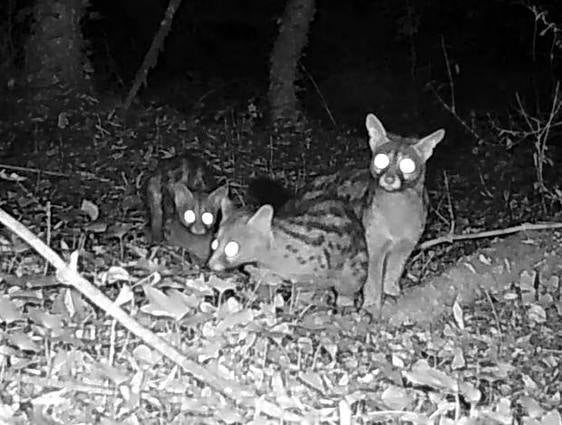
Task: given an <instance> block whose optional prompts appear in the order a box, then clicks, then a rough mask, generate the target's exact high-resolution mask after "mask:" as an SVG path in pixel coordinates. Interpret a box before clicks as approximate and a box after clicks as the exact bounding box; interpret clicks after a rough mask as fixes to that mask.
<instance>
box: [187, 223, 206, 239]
mask: <svg viewBox="0 0 562 425" xmlns="http://www.w3.org/2000/svg"><path fill="white" fill-rule="evenodd" d="M189 230H190V231H191V233H193V234H194V235H199V236H201V235H204V234H205V233H207V228H206V227H205V226H204V225H202V224H200V223H197V222H195V223H193V224H192V225H191V227H190V228H189Z"/></svg>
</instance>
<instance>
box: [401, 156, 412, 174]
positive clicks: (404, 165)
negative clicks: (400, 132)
mask: <svg viewBox="0 0 562 425" xmlns="http://www.w3.org/2000/svg"><path fill="white" fill-rule="evenodd" d="M399 167H400V171H402V172H403V173H404V174H410V173H413V172H414V171H416V163H415V162H414V161H413V160H412V159H410V158H404V159H403V160H401V161H400V164H399Z"/></svg>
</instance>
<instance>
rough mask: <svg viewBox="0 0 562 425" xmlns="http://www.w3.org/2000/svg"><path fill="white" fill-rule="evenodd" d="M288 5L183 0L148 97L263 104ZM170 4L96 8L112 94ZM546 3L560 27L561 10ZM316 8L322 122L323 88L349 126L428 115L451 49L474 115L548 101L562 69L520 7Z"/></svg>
mask: <svg viewBox="0 0 562 425" xmlns="http://www.w3.org/2000/svg"><path fill="white" fill-rule="evenodd" d="M284 5H285V2H283V1H265V2H264V1H261V0H254V1H252V0H235V1H226V2H225V1H221V0H205V1H197V0H195V1H189V0H186V1H184V2H183V4H182V6H181V7H180V9H179V11H178V12H177V13H176V16H175V18H174V22H173V28H172V31H171V33H170V34H169V36H168V38H167V39H166V42H165V49H164V51H163V52H162V53H161V55H160V58H159V63H158V66H157V68H156V69H155V70H154V71H153V72H152V73H151V75H150V80H149V88H148V89H147V90H145V92H144V96H146V97H150V98H154V97H156V98H160V99H161V100H164V99H167V100H166V101H167V102H168V103H172V104H175V106H176V107H178V108H188V107H189V105H190V100H195V99H196V98H197V96H199V95H203V94H205V93H206V92H207V91H208V90H213V93H212V95H211V96H210V98H211V99H215V100H216V101H219V99H220V100H221V101H224V99H225V98H227V99H228V98H229V97H232V98H236V99H239V100H240V99H244V98H247V97H252V96H253V97H260V96H263V94H264V93H265V90H266V88H267V77H268V65H269V54H270V51H271V47H272V45H273V41H274V39H275V36H276V34H277V20H278V19H279V18H280V17H281V15H282V12H283V8H284ZM166 6H167V1H153V0H150V1H147V0H145V1H139V0H117V1H116V0H113V1H108V0H94V1H92V2H91V11H92V14H91V15H90V16H91V17H96V18H98V19H95V20H94V19H90V20H88V22H86V23H85V25H84V29H85V34H86V37H87V39H88V40H89V41H90V42H91V44H90V49H91V51H90V57H91V59H92V60H93V62H94V65H95V69H96V71H97V76H98V79H97V83H98V85H99V87H100V88H101V89H103V90H106V89H113V90H119V89H125V88H127V87H128V84H129V83H130V81H131V78H132V77H133V76H134V73H135V72H136V70H137V69H138V67H139V64H140V62H141V60H142V57H143V55H144V54H145V52H146V51H147V49H148V47H149V45H150V42H151V41H152V38H153V36H154V33H155V32H156V30H157V28H158V26H159V24H160V20H161V18H162V16H163V13H164V10H165V8H166ZM538 6H540V7H543V8H546V10H548V11H549V13H550V16H549V18H550V19H551V20H554V21H555V22H557V21H558V20H557V17H558V16H559V14H560V11H561V9H562V6H561V4H560V2H556V1H544V2H541V3H540V4H539V5H538ZM316 7H317V12H316V16H315V19H314V21H313V22H312V25H311V28H310V33H309V37H310V43H309V45H308V46H307V48H306V50H305V56H304V57H303V58H302V60H301V62H302V65H303V67H302V68H301V72H302V78H301V82H300V86H301V87H302V88H303V91H302V92H301V96H302V100H303V101H304V103H305V105H306V106H307V112H308V113H309V114H311V115H312V116H316V117H318V118H321V119H326V118H327V115H326V113H325V111H324V106H322V104H321V101H320V98H319V96H318V93H317V91H318V90H319V91H320V92H321V93H322V95H323V96H324V97H325V98H326V102H327V105H328V107H329V108H330V109H331V110H332V112H333V113H334V115H335V116H336V117H337V118H338V119H339V120H341V121H343V122H349V121H352V122H355V119H353V117H354V116H355V115H356V114H359V115H360V116H363V115H364V113H365V111H367V110H378V109H380V108H381V107H384V108H389V109H390V113H389V115H391V116H397V115H400V111H403V113H406V112H407V113H411V111H412V110H413V109H416V108H417V109H419V108H422V109H423V105H424V103H423V102H420V99H419V96H420V95H422V96H423V93H426V92H427V91H426V90H425V91H424V88H427V87H425V85H426V83H427V82H428V81H435V82H440V83H443V82H445V83H446V82H447V80H448V78H447V74H446V67H445V60H444V54H443V44H442V43H444V45H445V46H446V48H447V54H448V57H449V60H450V64H451V66H452V69H453V71H455V72H454V75H453V77H454V79H455V89H456V101H457V102H458V106H459V107H460V108H461V111H463V110H464V111H463V112H469V110H476V111H480V110H494V109H496V110H497V109H498V108H505V107H506V106H507V105H508V104H509V103H510V102H512V101H513V99H514V92H515V91H516V90H518V91H520V92H522V93H523V94H526V95H531V94H532V95H533V96H536V95H537V94H540V93H543V94H544V93H545V92H546V93H548V91H549V90H550V86H549V82H550V81H551V80H552V79H551V78H550V76H551V75H553V74H555V73H556V72H557V64H556V63H552V61H551V60H550V58H549V55H550V52H551V43H552V38H551V37H540V36H539V35H537V34H536V29H535V22H534V21H535V17H534V16H533V14H532V13H531V12H530V10H529V9H528V7H527V6H526V5H524V4H523V3H521V2H514V1H501V0H494V1H478V0H472V1H471V0H468V1H466V0H462V1H461V0H447V1H429V0H426V1H389V0H387V1H365V0H355V1H341V0H340V1H334V0H324V1H320V2H317V5H316ZM314 84H316V85H317V86H318V88H316V87H314ZM539 99H540V97H539ZM535 100H536V99H535ZM418 112H419V111H418ZM391 119H392V118H391Z"/></svg>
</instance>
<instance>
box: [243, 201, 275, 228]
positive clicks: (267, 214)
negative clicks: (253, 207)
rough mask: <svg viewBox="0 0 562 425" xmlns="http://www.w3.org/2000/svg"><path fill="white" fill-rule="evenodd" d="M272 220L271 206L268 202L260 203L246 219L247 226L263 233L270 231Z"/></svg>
mask: <svg viewBox="0 0 562 425" xmlns="http://www.w3.org/2000/svg"><path fill="white" fill-rule="evenodd" d="M272 220H273V207H272V206H271V205H269V204H265V205H262V206H261V207H260V208H259V209H258V210H257V211H256V212H255V213H254V215H253V216H252V217H250V219H249V220H248V226H253V227H255V228H256V229H258V230H260V231H261V232H264V233H269V232H271V222H272Z"/></svg>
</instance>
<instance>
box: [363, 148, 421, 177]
mask: <svg viewBox="0 0 562 425" xmlns="http://www.w3.org/2000/svg"><path fill="white" fill-rule="evenodd" d="M373 164H374V165H375V167H376V168H378V169H379V170H384V169H385V168H386V167H388V166H389V165H390V158H389V157H388V155H387V154H384V153H378V154H376V155H375V158H374V159H373ZM398 168H399V169H400V171H402V172H403V173H404V174H411V173H413V172H414V171H416V163H415V162H414V161H413V160H412V159H411V158H402V159H401V160H400V162H399V163H398Z"/></svg>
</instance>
